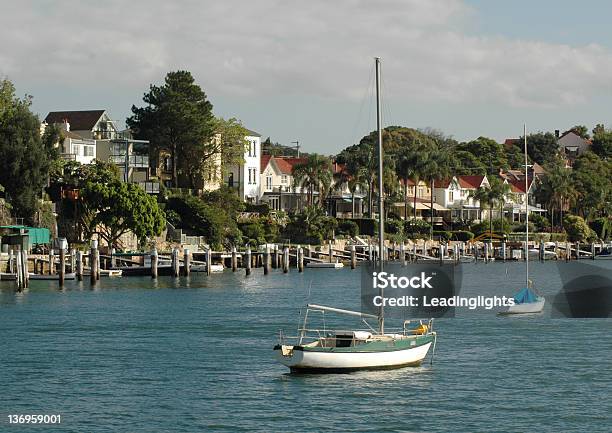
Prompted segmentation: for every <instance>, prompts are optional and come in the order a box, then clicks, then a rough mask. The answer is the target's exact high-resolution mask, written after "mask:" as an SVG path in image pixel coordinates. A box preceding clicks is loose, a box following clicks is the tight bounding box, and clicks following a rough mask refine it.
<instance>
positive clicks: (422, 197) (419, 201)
mask: <svg viewBox="0 0 612 433" xmlns="http://www.w3.org/2000/svg"><path fill="white" fill-rule="evenodd" d="M405 186H406V192H407V195H408V216H407V218H408V219H412V218H414V216H415V211H414V194H415V191H416V219H423V218H424V214H423V211H428V210H429V208H430V204H431V187H430V185H429V184H428V183H427V182H424V181H422V180H420V181H419V182H418V184H417V183H415V182H414V181H413V180H412V179H408V182H407V185H404V183H403V182H401V191H402V195H404V187H405ZM392 206H393V210H394V212H395V213H396V214H397V215H399V216H400V218H403V219H406V215H405V211H406V202H405V201H401V202H396V203H393V204H392Z"/></svg>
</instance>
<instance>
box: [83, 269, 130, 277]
mask: <svg viewBox="0 0 612 433" xmlns="http://www.w3.org/2000/svg"><path fill="white" fill-rule="evenodd" d="M122 275H123V270H122V269H100V277H120V276H122ZM83 276H84V277H89V276H91V271H90V270H89V269H85V270H83Z"/></svg>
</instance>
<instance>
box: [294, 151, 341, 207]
mask: <svg viewBox="0 0 612 433" xmlns="http://www.w3.org/2000/svg"><path fill="white" fill-rule="evenodd" d="M291 175H292V176H293V187H294V188H298V187H302V188H306V190H307V191H308V193H307V197H308V203H309V205H310V206H312V205H314V192H315V191H317V192H318V193H319V205H322V204H323V202H324V200H325V197H326V195H327V192H328V191H329V188H330V186H331V183H332V173H331V164H330V161H329V159H328V158H327V157H325V156H321V155H317V154H316V153H313V154H310V155H308V157H307V158H306V161H304V162H302V163H298V164H295V165H294V166H293V169H292V171H291Z"/></svg>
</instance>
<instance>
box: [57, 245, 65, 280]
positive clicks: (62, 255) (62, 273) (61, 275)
mask: <svg viewBox="0 0 612 433" xmlns="http://www.w3.org/2000/svg"><path fill="white" fill-rule="evenodd" d="M59 261H60V262H59V286H60V287H64V280H65V279H66V251H65V250H64V249H63V248H60V250H59Z"/></svg>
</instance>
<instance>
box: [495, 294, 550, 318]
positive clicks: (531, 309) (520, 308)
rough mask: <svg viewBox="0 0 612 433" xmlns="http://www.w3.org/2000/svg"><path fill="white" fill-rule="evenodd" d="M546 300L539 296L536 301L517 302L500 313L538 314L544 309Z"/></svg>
mask: <svg viewBox="0 0 612 433" xmlns="http://www.w3.org/2000/svg"><path fill="white" fill-rule="evenodd" d="M545 302H546V300H545V299H544V298H543V297H541V296H540V297H538V300H537V301H535V302H526V303H524V304H515V305H513V306H511V307H508V309H507V310H506V311H504V312H502V313H500V314H503V315H511V314H537V313H541V312H542V310H543V309H544V303H545Z"/></svg>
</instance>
